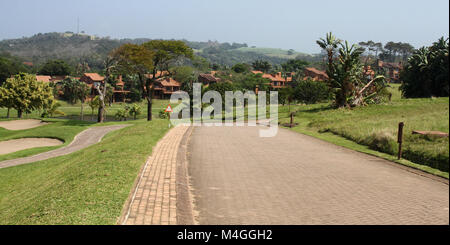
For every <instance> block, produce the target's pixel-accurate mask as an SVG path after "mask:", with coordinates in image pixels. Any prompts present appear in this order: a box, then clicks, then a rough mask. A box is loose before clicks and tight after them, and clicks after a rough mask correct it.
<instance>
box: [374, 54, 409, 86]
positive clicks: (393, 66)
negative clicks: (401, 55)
mask: <svg viewBox="0 0 450 245" xmlns="http://www.w3.org/2000/svg"><path fill="white" fill-rule="evenodd" d="M376 69H377V70H378V72H379V73H380V74H384V75H385V76H386V80H387V81H388V82H393V83H399V82H400V72H401V71H402V69H403V65H402V63H401V62H400V63H389V62H383V61H381V60H378V61H377V63H376Z"/></svg>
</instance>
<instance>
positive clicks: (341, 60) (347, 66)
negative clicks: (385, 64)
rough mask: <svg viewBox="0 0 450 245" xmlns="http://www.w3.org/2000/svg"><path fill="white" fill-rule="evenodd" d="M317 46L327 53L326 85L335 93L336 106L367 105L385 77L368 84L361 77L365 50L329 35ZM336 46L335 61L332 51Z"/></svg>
mask: <svg viewBox="0 0 450 245" xmlns="http://www.w3.org/2000/svg"><path fill="white" fill-rule="evenodd" d="M317 44H318V45H319V46H320V47H321V48H323V49H324V50H325V51H326V52H327V54H328V68H327V75H328V77H329V79H328V85H329V87H330V89H331V91H332V92H333V93H334V97H335V105H336V106H338V107H353V106H359V105H363V104H365V103H367V101H368V100H369V99H372V98H373V97H375V96H377V94H378V92H379V91H380V90H382V89H383V88H384V77H383V76H377V77H375V78H374V79H373V80H371V81H369V82H367V80H366V79H365V78H364V73H363V65H362V64H361V61H360V60H361V59H360V56H361V54H362V53H363V52H364V49H363V48H361V47H359V46H357V45H351V46H350V45H349V44H348V42H347V41H346V42H345V43H342V42H341V41H338V39H336V38H335V37H334V36H333V35H332V34H331V33H329V34H327V37H326V39H321V40H319V41H317ZM338 46H339V52H338V57H337V60H335V58H334V56H335V50H336V48H337V47H338Z"/></svg>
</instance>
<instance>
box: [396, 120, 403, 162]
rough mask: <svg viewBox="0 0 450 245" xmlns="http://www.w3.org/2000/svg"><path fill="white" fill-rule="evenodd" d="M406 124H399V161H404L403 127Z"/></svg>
mask: <svg viewBox="0 0 450 245" xmlns="http://www.w3.org/2000/svg"><path fill="white" fill-rule="evenodd" d="M404 126H405V124H404V123H403V122H401V123H399V124H398V139H397V143H398V160H400V159H402V143H403V127H404Z"/></svg>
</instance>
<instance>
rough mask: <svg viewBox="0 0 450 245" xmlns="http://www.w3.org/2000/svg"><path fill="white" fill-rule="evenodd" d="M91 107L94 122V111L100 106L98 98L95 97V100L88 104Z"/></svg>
mask: <svg viewBox="0 0 450 245" xmlns="http://www.w3.org/2000/svg"><path fill="white" fill-rule="evenodd" d="M88 105H89V107H90V108H91V110H92V111H91V120H94V110H95V109H97V108H98V106H99V99H98V96H95V97H94V98H93V99H91V100H90V101H89V102H88Z"/></svg>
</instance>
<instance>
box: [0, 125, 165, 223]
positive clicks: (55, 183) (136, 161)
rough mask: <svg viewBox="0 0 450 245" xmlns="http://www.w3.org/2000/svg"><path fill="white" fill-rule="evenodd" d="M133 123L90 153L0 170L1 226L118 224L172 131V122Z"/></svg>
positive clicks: (106, 139)
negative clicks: (149, 159)
mask: <svg viewBox="0 0 450 245" xmlns="http://www.w3.org/2000/svg"><path fill="white" fill-rule="evenodd" d="M128 123H132V124H133V126H130V127H127V128H125V129H122V130H119V131H115V132H112V133H110V134H108V135H107V136H106V137H105V138H104V139H103V140H102V141H101V142H100V143H99V144H96V145H94V146H92V147H89V148H86V149H84V150H81V151H78V152H75V153H72V154H69V155H66V156H61V157H57V158H53V159H48V160H45V161H41V162H36V163H32V164H26V165H21V166H16V167H10V168H5V169H0V224H115V223H116V221H117V218H118V217H119V216H120V213H121V210H122V207H123V205H124V203H125V201H126V199H127V197H128V194H129V192H130V190H131V188H132V185H133V182H134V180H135V178H136V176H137V174H138V172H139V169H140V167H141V166H142V165H143V164H144V162H145V161H146V159H147V157H148V156H149V155H150V154H151V151H152V147H153V146H154V145H155V144H156V142H157V141H158V140H159V139H160V138H161V137H162V136H163V135H164V134H165V132H166V131H167V130H168V121H167V120H159V119H157V120H154V121H152V122H149V123H148V122H145V121H143V120H139V121H135V122H128ZM109 124H113V123H109Z"/></svg>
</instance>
